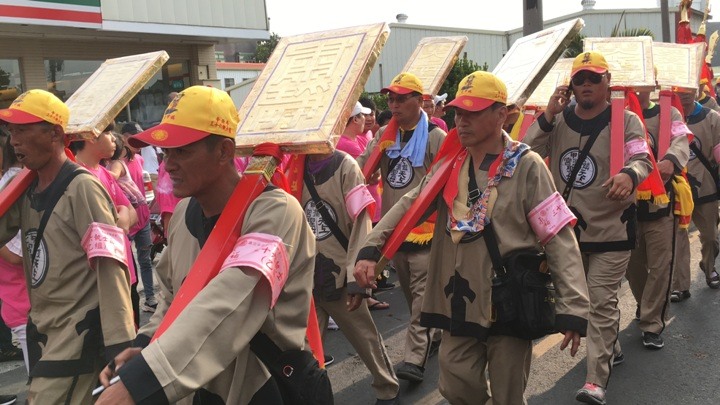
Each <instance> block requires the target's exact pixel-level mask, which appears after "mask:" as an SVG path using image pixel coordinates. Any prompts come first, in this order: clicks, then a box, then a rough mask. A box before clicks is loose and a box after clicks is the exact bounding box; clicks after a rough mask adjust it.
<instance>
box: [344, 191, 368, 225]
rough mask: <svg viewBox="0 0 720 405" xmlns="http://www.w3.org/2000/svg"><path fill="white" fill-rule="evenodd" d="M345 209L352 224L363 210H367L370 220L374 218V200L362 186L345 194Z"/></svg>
mask: <svg viewBox="0 0 720 405" xmlns="http://www.w3.org/2000/svg"><path fill="white" fill-rule="evenodd" d="M345 207H346V208H347V212H348V214H349V215H350V218H352V220H353V222H354V221H355V220H356V219H357V216H358V215H360V212H362V210H363V209H365V208H367V211H368V214H370V218H373V217H375V199H374V198H373V196H372V194H370V191H368V189H367V186H365V185H364V184H359V185H357V186H355V188H353V189H352V190H350V192H349V193H347V195H346V196H345Z"/></svg>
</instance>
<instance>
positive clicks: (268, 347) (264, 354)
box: [250, 331, 282, 368]
mask: <svg viewBox="0 0 720 405" xmlns="http://www.w3.org/2000/svg"><path fill="white" fill-rule="evenodd" d="M250 350H252V351H253V353H255V355H256V356H257V357H258V359H260V361H262V362H263V363H264V364H265V366H267V367H268V368H271V367H273V366H274V365H275V364H277V362H278V360H280V355H281V354H282V350H280V347H278V345H276V344H275V342H273V341H272V340H271V339H270V338H269V337H268V335H266V334H264V333H262V332H260V331H258V332H257V333H256V334H255V336H253V338H252V339H251V340H250Z"/></svg>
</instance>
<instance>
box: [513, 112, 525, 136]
mask: <svg viewBox="0 0 720 405" xmlns="http://www.w3.org/2000/svg"><path fill="white" fill-rule="evenodd" d="M524 119H525V114H523V112H522V111H520V116H519V117H518V119H517V121H515V124H513V127H512V130H511V131H510V138H512V140H513V141H517V140H518V136H520V128H522V123H523V120H524Z"/></svg>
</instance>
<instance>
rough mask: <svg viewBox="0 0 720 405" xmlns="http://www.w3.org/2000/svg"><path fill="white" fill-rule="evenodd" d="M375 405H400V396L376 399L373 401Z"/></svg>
mask: <svg viewBox="0 0 720 405" xmlns="http://www.w3.org/2000/svg"><path fill="white" fill-rule="evenodd" d="M375 405H400V395H397V396H395V398H392V399H378V400H377V401H375Z"/></svg>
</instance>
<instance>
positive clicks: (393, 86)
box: [380, 73, 423, 94]
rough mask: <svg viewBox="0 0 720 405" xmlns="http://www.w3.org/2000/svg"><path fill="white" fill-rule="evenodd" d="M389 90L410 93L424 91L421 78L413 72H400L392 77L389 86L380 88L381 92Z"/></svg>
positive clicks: (384, 92)
mask: <svg viewBox="0 0 720 405" xmlns="http://www.w3.org/2000/svg"><path fill="white" fill-rule="evenodd" d="M389 92H393V93H397V94H408V93H412V92H416V93H420V94H422V93H423V84H422V82H421V81H420V79H419V78H418V77H417V76H415V75H414V74H412V73H400V74H399V75H397V76H395V78H394V79H392V82H391V83H390V85H389V86H387V87H385V88H384V89H382V90H380V93H383V94H386V93H389Z"/></svg>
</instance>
